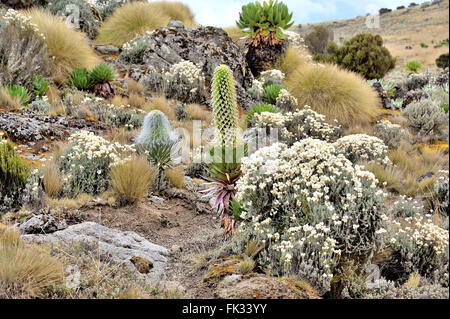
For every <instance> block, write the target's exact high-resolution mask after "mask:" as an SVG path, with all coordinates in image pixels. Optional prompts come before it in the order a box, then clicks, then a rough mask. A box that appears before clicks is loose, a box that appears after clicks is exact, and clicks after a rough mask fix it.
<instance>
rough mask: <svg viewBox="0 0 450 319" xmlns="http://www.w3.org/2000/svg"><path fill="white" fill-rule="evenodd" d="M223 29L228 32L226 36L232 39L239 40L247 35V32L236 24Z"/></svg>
mask: <svg viewBox="0 0 450 319" xmlns="http://www.w3.org/2000/svg"><path fill="white" fill-rule="evenodd" d="M223 30H224V31H225V32H226V33H227V34H228V36H229V37H230V38H231V40H233V41H236V40H239V39H241V38H243V37H245V36H247V33H245V32H242V31H241V29H240V28H238V27H237V26H235V27H228V28H224V29H223Z"/></svg>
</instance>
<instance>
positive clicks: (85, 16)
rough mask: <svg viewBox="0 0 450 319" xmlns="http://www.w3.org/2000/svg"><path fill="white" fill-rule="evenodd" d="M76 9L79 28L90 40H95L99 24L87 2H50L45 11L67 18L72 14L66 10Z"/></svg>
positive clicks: (61, 0)
mask: <svg viewBox="0 0 450 319" xmlns="http://www.w3.org/2000/svg"><path fill="white" fill-rule="evenodd" d="M70 6H72V7H76V8H77V9H78V12H79V16H78V18H79V24H80V25H79V27H80V29H81V30H82V31H83V32H85V33H86V34H87V35H88V36H89V37H90V38H92V39H93V38H95V37H96V36H97V33H98V27H99V22H98V20H97V18H96V17H95V15H94V13H93V10H92V8H91V6H90V5H89V4H88V2H87V1H83V0H59V1H51V2H50V3H49V4H48V6H47V10H49V11H50V12H51V13H53V14H54V15H60V16H63V17H69V16H70V15H71V14H73V12H72V11H71V10H68V9H67V8H70Z"/></svg>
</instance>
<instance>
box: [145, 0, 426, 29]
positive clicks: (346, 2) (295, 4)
mask: <svg viewBox="0 0 450 319" xmlns="http://www.w3.org/2000/svg"><path fill="white" fill-rule="evenodd" d="M150 1H151V0H150ZM181 1H182V2H184V3H186V4H188V5H189V6H190V7H191V9H192V11H193V12H194V13H195V16H196V21H197V22H199V23H200V24H202V25H212V26H219V27H228V26H234V25H235V21H236V20H237V19H238V18H239V12H240V11H241V7H242V5H244V4H247V3H249V2H254V0H253V1H252V0H181ZM283 2H284V3H285V4H287V5H288V7H289V9H290V10H291V11H293V12H294V21H295V23H296V24H306V23H313V22H323V21H329V20H337V19H348V18H354V17H356V16H359V15H361V16H363V15H365V14H366V13H373V12H374V10H375V11H378V9H380V8H390V9H395V8H397V7H398V6H401V5H404V6H408V5H409V4H410V3H411V2H413V0H315V1H313V0H283ZM415 2H416V3H423V2H426V1H420V0H419V1H417V0H416V1H415Z"/></svg>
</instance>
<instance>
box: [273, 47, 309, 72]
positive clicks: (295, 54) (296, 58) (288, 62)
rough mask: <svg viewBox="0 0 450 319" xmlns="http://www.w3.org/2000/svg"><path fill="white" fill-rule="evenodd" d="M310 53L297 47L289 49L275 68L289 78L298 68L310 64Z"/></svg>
mask: <svg viewBox="0 0 450 319" xmlns="http://www.w3.org/2000/svg"><path fill="white" fill-rule="evenodd" d="M308 55H309V52H307V51H306V50H301V49H299V48H296V47H292V46H291V47H289V48H288V49H287V51H286V53H285V54H284V55H283V57H282V58H281V59H280V60H279V61H278V62H277V63H276V64H275V66H274V67H275V68H276V69H278V70H281V71H282V72H283V73H284V74H285V75H286V76H289V75H290V74H291V73H292V72H293V71H294V70H295V69H296V68H298V67H302V66H303V65H305V64H307V63H310V62H311V61H310V59H308V58H307V56H308Z"/></svg>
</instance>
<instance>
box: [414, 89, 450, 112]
mask: <svg viewBox="0 0 450 319" xmlns="http://www.w3.org/2000/svg"><path fill="white" fill-rule="evenodd" d="M420 91H421V92H424V93H426V94H427V95H428V98H429V99H430V100H433V101H434V102H436V103H437V104H439V105H440V106H441V107H442V106H443V105H447V108H448V104H449V85H448V82H447V83H445V84H444V85H436V84H427V85H425V86H424V87H423V88H422V89H421V90H420ZM442 108H444V107H442ZM444 111H445V108H444ZM446 112H448V109H447V110H446Z"/></svg>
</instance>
